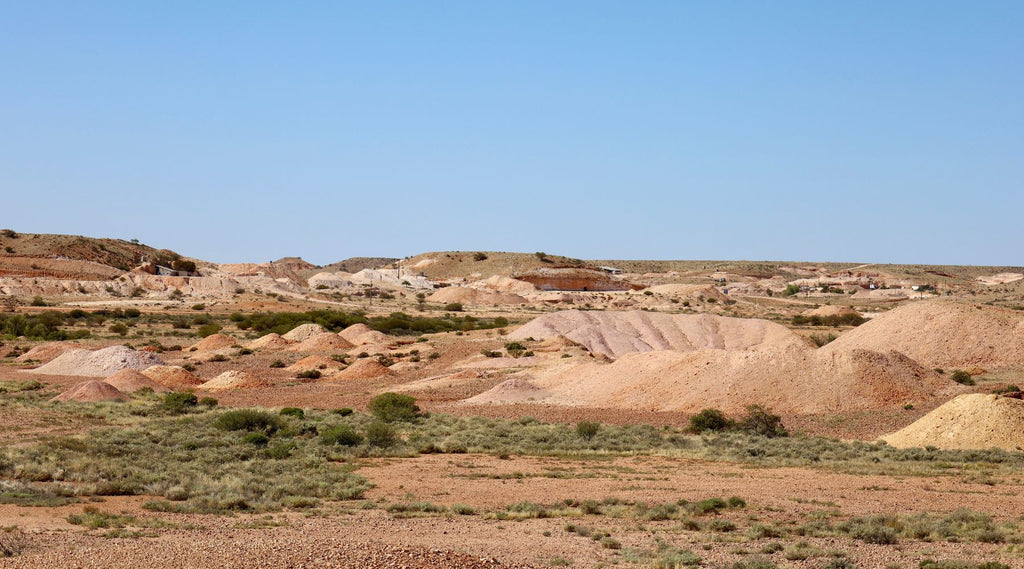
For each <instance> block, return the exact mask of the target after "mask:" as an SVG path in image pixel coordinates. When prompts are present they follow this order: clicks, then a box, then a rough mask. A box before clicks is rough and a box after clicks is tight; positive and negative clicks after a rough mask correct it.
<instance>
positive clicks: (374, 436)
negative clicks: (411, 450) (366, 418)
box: [366, 421, 398, 448]
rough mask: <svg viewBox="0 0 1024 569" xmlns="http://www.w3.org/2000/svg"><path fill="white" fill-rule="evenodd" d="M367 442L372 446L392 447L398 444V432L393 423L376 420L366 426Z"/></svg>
mask: <svg viewBox="0 0 1024 569" xmlns="http://www.w3.org/2000/svg"><path fill="white" fill-rule="evenodd" d="M366 442H367V443H368V444H369V445H370V446H372V447H378V448H390V447H393V446H395V445H396V444H398V433H397V432H396V431H395V429H394V427H392V426H391V425H389V424H387V423H385V422H383V421H374V422H372V423H370V424H369V425H367V426H366Z"/></svg>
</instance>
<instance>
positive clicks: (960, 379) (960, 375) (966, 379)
mask: <svg viewBox="0 0 1024 569" xmlns="http://www.w3.org/2000/svg"><path fill="white" fill-rule="evenodd" d="M949 379H952V380H953V381H955V382H957V383H959V384H961V385H974V384H975V381H974V378H973V377H971V374H969V373H967V372H966V371H964V370H962V369H958V370H956V371H954V372H953V373H951V374H950V375H949Z"/></svg>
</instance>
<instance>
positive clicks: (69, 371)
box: [30, 346, 164, 377]
mask: <svg viewBox="0 0 1024 569" xmlns="http://www.w3.org/2000/svg"><path fill="white" fill-rule="evenodd" d="M163 363H164V361H163V360H161V359H160V358H159V357H157V356H156V355H154V354H151V353H149V352H141V351H138V350H133V349H131V348H129V347H127V346H110V347H107V348H103V349H102V350H96V351H95V352H92V351H89V350H69V351H67V352H64V353H63V354H61V355H60V356H57V357H56V358H54V359H53V361H51V362H50V363H48V364H45V365H42V366H40V367H38V368H36V369H34V370H30V371H31V372H32V373H45V374H48V375H80V376H86V377H107V376H109V375H111V374H113V373H114V372H115V371H119V370H122V369H134V370H143V369H146V368H148V367H150V366H155V365H162V364H163Z"/></svg>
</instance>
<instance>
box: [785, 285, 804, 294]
mask: <svg viewBox="0 0 1024 569" xmlns="http://www.w3.org/2000/svg"><path fill="white" fill-rule="evenodd" d="M798 292H800V287H799V286H797V285H793V284H791V285H786V289H785V290H783V291H782V296H793V295H794V294H796V293H798Z"/></svg>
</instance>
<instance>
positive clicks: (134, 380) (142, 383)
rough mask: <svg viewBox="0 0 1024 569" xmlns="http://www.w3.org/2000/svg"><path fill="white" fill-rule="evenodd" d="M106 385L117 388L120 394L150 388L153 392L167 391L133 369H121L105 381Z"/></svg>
mask: <svg viewBox="0 0 1024 569" xmlns="http://www.w3.org/2000/svg"><path fill="white" fill-rule="evenodd" d="M105 381H106V382H107V383H108V384H110V385H112V386H114V387H116V388H117V390H118V391H120V392H121V393H134V392H136V391H138V390H140V389H145V388H147V387H148V388H150V389H152V390H153V391H158V392H159V391H167V390H168V389H167V388H166V387H164V386H163V385H160V384H159V383H157V382H156V381H154V380H152V379H150V378H149V377H146V376H145V375H143V374H142V373H141V372H138V371H135V370H133V369H123V370H121V371H119V372H116V373H114V374H113V375H111V376H110V377H108V378H107V379H106V380H105Z"/></svg>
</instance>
